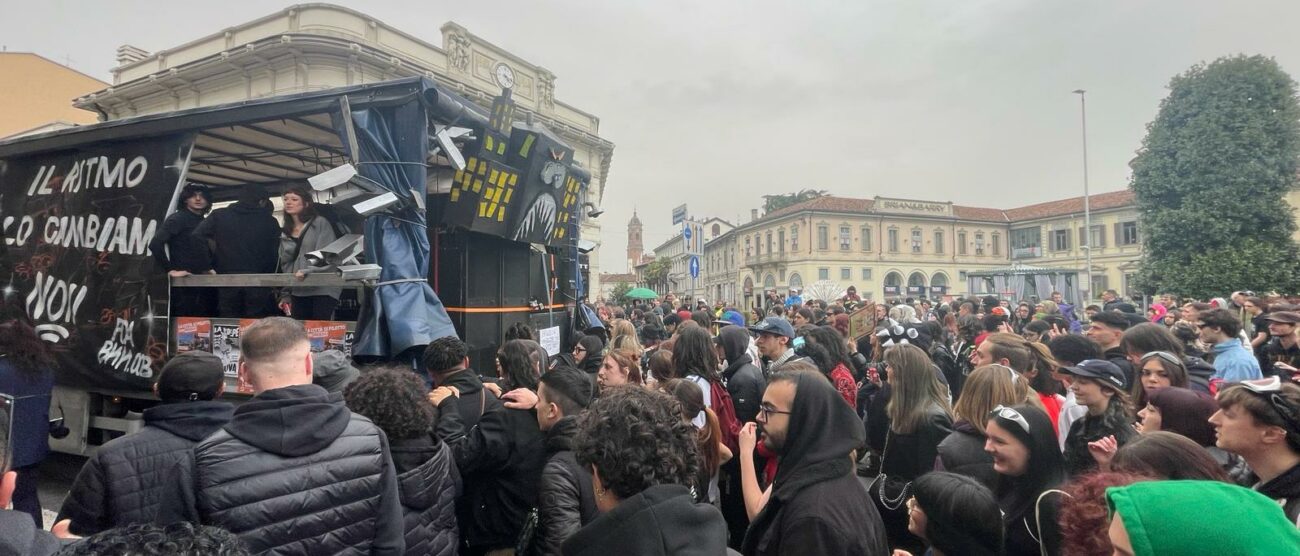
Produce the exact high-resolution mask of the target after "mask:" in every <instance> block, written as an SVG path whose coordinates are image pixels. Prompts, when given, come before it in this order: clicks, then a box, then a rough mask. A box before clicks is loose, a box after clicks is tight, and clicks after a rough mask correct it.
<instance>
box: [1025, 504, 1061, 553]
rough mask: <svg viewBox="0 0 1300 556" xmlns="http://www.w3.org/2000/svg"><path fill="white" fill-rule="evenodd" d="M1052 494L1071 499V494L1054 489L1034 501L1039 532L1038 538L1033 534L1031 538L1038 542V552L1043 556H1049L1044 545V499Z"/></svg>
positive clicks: (1035, 518) (1036, 524) (1035, 519)
mask: <svg viewBox="0 0 1300 556" xmlns="http://www.w3.org/2000/svg"><path fill="white" fill-rule="evenodd" d="M1052 493H1056V494H1060V495H1061V496H1064V497H1066V498H1071V496H1070V495H1069V494H1066V493H1065V491H1063V490H1057V489H1054V488H1053V489H1048V490H1044V491H1043V492H1042V493H1041V494H1039V495H1038V500H1035V501H1034V529H1037V530H1038V536H1037V537H1034V535H1033V534H1032V532H1031V534H1030V535H1029V536H1030V537H1034V540H1035V541H1037V542H1038V550H1039V552H1040V553H1041V554H1042V556H1048V554H1047V545H1046V544H1044V543H1043V512H1042V506H1043V497H1045V496H1047V495H1048V494H1052Z"/></svg>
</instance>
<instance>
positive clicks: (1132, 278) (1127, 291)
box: [1124, 274, 1137, 297]
mask: <svg viewBox="0 0 1300 556" xmlns="http://www.w3.org/2000/svg"><path fill="white" fill-rule="evenodd" d="M1134 282H1137V275H1136V274H1125V275H1124V296H1125V297H1132V296H1133V293H1134V292H1133V288H1134V286H1133V283H1134Z"/></svg>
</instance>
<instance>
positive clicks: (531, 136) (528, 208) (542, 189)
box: [446, 89, 590, 245]
mask: <svg viewBox="0 0 1300 556" xmlns="http://www.w3.org/2000/svg"><path fill="white" fill-rule="evenodd" d="M513 115H514V102H513V101H512V100H511V99H510V91H509V89H507V90H505V91H503V93H502V95H501V96H499V97H497V98H496V99H495V100H494V101H493V102H492V117H491V119H490V120H489V122H488V126H487V127H486V128H484V129H479V130H475V131H476V136H477V139H476V140H475V141H474V142H473V143H471V144H470V145H469V146H468V148H467V153H468V155H467V156H466V159H465V170H462V171H459V172H457V173H456V178H455V181H454V182H453V184H452V188H451V198H450V203H448V209H447V213H446V220H447V222H448V223H450V224H453V225H456V226H460V227H463V228H467V229H469V230H473V231H476V232H482V233H486V234H492V235H495V236H500V237H504V238H507V239H511V240H515V241H526V242H530V243H546V244H552V245H561V244H567V243H569V240H570V239H572V237H573V233H574V230H573V224H576V223H577V218H578V211H579V210H581V209H582V189H583V188H584V187H586V185H587V182H588V181H589V180H590V174H589V173H588V172H587V171H586V170H584V169H582V168H581V167H580V166H577V165H575V164H574V161H573V148H572V147H570V146H568V145H567V144H565V143H564V142H563V141H561V140H560V139H559V138H558V137H556V136H555V135H554V134H553V133H552V132H551V131H550V130H549V129H547V128H546V127H545V126H542V125H540V124H532V125H528V124H518V123H514V122H513Z"/></svg>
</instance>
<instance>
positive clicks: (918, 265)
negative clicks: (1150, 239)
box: [638, 190, 1141, 305]
mask: <svg viewBox="0 0 1300 556" xmlns="http://www.w3.org/2000/svg"><path fill="white" fill-rule="evenodd" d="M1090 202H1091V211H1092V219H1093V229H1092V253H1093V266H1092V271H1093V280H1092V284H1093V288H1092V291H1091V292H1090V293H1091V295H1092V297H1096V296H1097V295H1099V294H1100V292H1101V291H1103V290H1105V289H1107V288H1114V289H1117V290H1119V291H1120V292H1121V293H1128V292H1129V288H1130V287H1131V279H1132V275H1133V274H1134V272H1135V268H1136V265H1137V261H1138V259H1139V258H1140V256H1141V243H1140V236H1139V235H1138V232H1139V230H1138V227H1137V210H1136V207H1135V205H1134V201H1133V194H1132V192H1130V191H1127V190H1124V191H1117V192H1113V193H1102V194H1099V195H1092V196H1091V197H1090ZM1083 221H1084V216H1083V198H1082V197H1077V198H1072V199H1063V200H1059V201H1053V202H1049V203H1041V204H1037V205H1030V206H1026V207H1020V208H1014V209H1008V210H1002V209H991V208H979V207H967V206H960V205H954V204H952V203H945V202H933V201H917V200H909V199H893V198H884V197H876V198H873V199H852V198H844V197H821V198H818V199H812V200H809V201H806V202H803V203H800V204H797V205H794V206H790V207H786V208H783V209H780V210H777V211H774V212H772V213H771V214H768V215H765V216H763V217H761V218H757V219H755V220H753V221H751V222H748V223H745V224H742V225H740V226H737V227H735V228H734V229H732V230H730V231H728V232H726V233H723V234H721V235H719V236H717V237H716V238H714V239H713V240H712V241H710V242H708V243H706V244H705V246H704V253H703V258H702V263H703V264H702V268H701V278H700V282H702V283H703V284H704V288H703V289H702V291H701V290H698V289H697V291H696V292H695V293H696V295H697V296H704V297H707V298H709V299H710V301H713V300H719V299H720V300H722V301H724V302H726V303H729V304H736V305H748V304H749V303H752V302H757V301H759V300H761V298H762V296H763V293H764V291H767V290H770V291H776V292H778V293H782V294H784V293H786V292H787V291H788V290H789V289H790V288H799V289H800V290H802V291H803V293H804V297H805V298H835V297H838V296H840V295H842V294H843V292H844V290H846V289H847V288H848V287H849V286H856V287H857V290H858V293H859V294H860V295H861V296H862V297H863V298H865V299H875V300H882V299H891V298H902V297H922V296H924V297H928V298H932V299H933V298H952V297H956V296H962V295H966V294H967V293H968V288H967V274H968V273H970V272H977V271H996V270H1002V269H1007V268H1009V267H1011V266H1013V265H1027V266H1036V267H1050V268H1057V269H1066V270H1078V271H1079V273H1080V275H1079V276H1080V280H1083V279H1084V278H1083V277H1084V275H1085V273H1084V270H1085V267H1086V266H1087V265H1086V264H1085V252H1084V250H1083V248H1082V243H1081V237H1082V236H1081V235H1080V234H1082V233H1083V227H1084V225H1083ZM682 242H683V240H682V236H681V235H680V234H679V235H677V236H676V237H674V238H673V239H670V240H669V241H667V242H665V243H664V244H663V245H661V246H659V247H658V248H657V249H656V251H655V252H656V255H657V256H660V254H661V253H662V256H667V257H670V258H672V259H673V260H674V261H675V262H674V266H673V272H672V273H670V277H671V276H672V275H674V274H677V273H678V272H679V267H680V266H681V265H680V264H679V263H677V262H676V261H677V260H678V259H681V258H683V255H684V253H683V252H682V251H681V249H680V246H681V245H682ZM645 266H646V265H640V266H638V271H644V268H645ZM643 284H644V281H643ZM672 285H673V287H672V291H673V292H674V293H677V294H679V295H682V294H689V292H688V291H686V290H685V289H683V288H681V287H679V286H678V285H677V283H673V284H672Z"/></svg>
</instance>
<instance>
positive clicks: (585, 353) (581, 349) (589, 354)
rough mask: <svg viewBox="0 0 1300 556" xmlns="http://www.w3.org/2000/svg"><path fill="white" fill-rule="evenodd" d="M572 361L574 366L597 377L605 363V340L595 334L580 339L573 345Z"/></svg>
mask: <svg viewBox="0 0 1300 556" xmlns="http://www.w3.org/2000/svg"><path fill="white" fill-rule="evenodd" d="M572 359H573V365H572V366H574V367H577V368H579V369H582V370H584V371H587V374H590V375H592V376H595V375H596V373H597V372H599V371H600V366H601V364H602V363H604V362H605V340H603V339H602V338H601V337H600V336H597V335H595V334H587V335H585V336H583V337H581V338H578V341H576V342H574V344H573V352H572Z"/></svg>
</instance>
